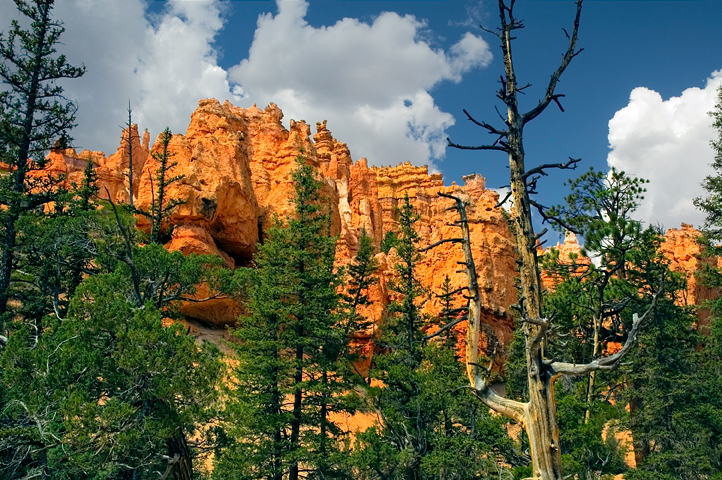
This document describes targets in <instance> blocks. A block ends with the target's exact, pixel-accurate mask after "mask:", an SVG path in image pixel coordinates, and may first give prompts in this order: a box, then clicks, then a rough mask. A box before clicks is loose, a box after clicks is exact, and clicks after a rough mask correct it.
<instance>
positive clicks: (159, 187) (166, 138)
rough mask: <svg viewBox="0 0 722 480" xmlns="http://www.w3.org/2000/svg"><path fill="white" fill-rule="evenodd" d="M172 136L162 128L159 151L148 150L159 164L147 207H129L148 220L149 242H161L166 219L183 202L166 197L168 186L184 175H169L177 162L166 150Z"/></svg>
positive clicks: (168, 130) (167, 130)
mask: <svg viewBox="0 0 722 480" xmlns="http://www.w3.org/2000/svg"><path fill="white" fill-rule="evenodd" d="M128 135H130V129H129V130H128ZM172 138H173V134H172V133H171V131H170V129H168V128H166V129H165V130H163V133H161V151H160V152H150V154H151V156H152V157H153V158H154V159H155V161H157V162H158V164H159V165H158V169H157V170H156V174H155V182H153V181H152V179H151V189H152V195H153V197H152V200H151V203H150V207H149V209H148V210H144V209H141V208H136V207H133V206H132V202H131V209H132V210H133V211H134V212H135V213H138V214H140V215H143V216H144V217H146V218H147V219H148V221H149V222H150V241H151V243H162V242H161V237H162V236H163V235H164V234H165V233H167V232H164V230H163V228H164V223H165V221H166V219H167V218H168V217H169V216H170V215H171V213H172V212H173V210H174V209H175V208H176V207H177V206H178V205H182V204H183V200H180V199H177V198H173V199H170V200H169V199H167V198H166V197H167V195H168V187H169V186H170V185H172V184H173V183H174V182H177V181H179V180H181V179H183V177H184V175H175V176H170V171H171V170H173V168H175V167H176V166H177V165H178V162H170V159H171V157H172V156H173V153H170V152H168V145H169V144H170V141H171V139H172ZM154 183H155V185H154Z"/></svg>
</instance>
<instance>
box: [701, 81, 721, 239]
mask: <svg viewBox="0 0 722 480" xmlns="http://www.w3.org/2000/svg"><path fill="white" fill-rule="evenodd" d="M709 115H710V117H712V127H713V128H714V129H715V130H716V132H717V138H714V139H712V141H711V142H710V145H711V146H712V150H714V153H715V156H714V161H713V162H712V168H713V169H714V172H715V173H714V174H712V175H708V176H707V177H705V179H704V181H703V182H702V188H703V189H704V190H705V192H706V196H704V197H697V198H695V199H694V205H695V206H696V207H697V208H698V209H700V210H702V211H703V212H704V213H705V215H706V216H707V218H706V219H705V224H704V228H703V230H704V233H705V235H706V237H707V238H708V239H709V240H711V241H716V242H719V241H720V240H722V87H720V88H719V89H718V90H717V104H716V105H715V107H714V109H713V110H712V111H711V112H709Z"/></svg>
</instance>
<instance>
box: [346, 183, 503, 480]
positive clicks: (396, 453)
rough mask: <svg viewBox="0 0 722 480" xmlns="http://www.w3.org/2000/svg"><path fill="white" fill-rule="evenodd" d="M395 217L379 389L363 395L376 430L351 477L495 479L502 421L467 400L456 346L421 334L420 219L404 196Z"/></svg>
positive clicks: (357, 454)
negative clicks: (368, 400)
mask: <svg viewBox="0 0 722 480" xmlns="http://www.w3.org/2000/svg"><path fill="white" fill-rule="evenodd" d="M398 215H399V232H398V233H397V235H396V238H397V240H396V243H395V245H394V248H396V254H397V256H398V261H397V263H396V264H395V265H394V270H395V272H396V275H397V278H396V279H395V281H393V282H390V283H389V284H388V286H389V289H390V290H391V291H392V292H393V293H392V295H393V298H394V301H393V302H392V303H391V304H390V305H389V306H388V309H387V311H388V317H387V318H386V319H385V321H384V323H383V324H382V325H381V332H382V333H381V338H380V339H379V341H377V351H376V353H375V355H374V368H373V369H372V372H371V373H372V378H373V379H375V380H377V382H373V383H372V385H374V386H372V387H369V388H368V391H369V396H370V398H371V399H372V401H373V408H374V410H375V411H376V412H377V414H378V416H379V418H380V419H381V425H380V426H379V427H378V428H371V429H369V430H367V431H366V432H363V433H362V434H360V435H359V436H358V437H357V444H356V447H355V450H354V453H353V457H354V458H353V460H354V464H355V466H356V469H357V471H358V473H357V476H360V478H369V479H370V478H388V479H391V478H394V479H396V478H399V479H406V480H420V479H427V478H428V479H437V478H438V479H462V478H463V479H467V478H486V477H485V476H486V475H492V474H494V475H496V474H501V473H502V472H501V471H500V470H503V468H501V467H499V466H498V465H497V462H496V460H497V456H502V457H507V456H509V453H510V452H511V451H512V450H513V449H512V445H511V441H510V440H509V438H508V436H507V435H506V432H505V431H504V430H503V429H502V428H501V424H502V423H506V421H502V420H501V419H498V418H497V419H492V418H490V417H489V416H488V415H485V414H484V411H483V410H485V409H479V408H478V405H476V404H475V403H474V401H473V399H472V398H469V397H468V396H467V395H466V394H465V391H464V390H465V389H464V388H463V386H464V385H465V384H466V378H465V375H464V366H463V364H462V363H460V362H459V361H458V359H457V358H456V355H455V347H456V345H455V342H453V346H450V345H449V343H450V342H447V341H444V340H443V339H434V340H431V337H432V336H433V334H432V335H426V334H425V333H424V331H423V330H422V329H423V328H424V327H426V326H427V325H426V323H427V320H428V319H426V318H425V317H424V315H422V314H421V307H422V306H423V303H424V302H425V300H426V298H427V297H428V295H427V293H426V290H425V289H424V288H423V287H422V285H421V283H420V281H419V278H418V273H417V271H416V268H417V264H418V262H419V260H420V259H421V255H420V253H419V249H418V242H419V236H418V233H417V232H416V230H415V227H414V224H415V223H416V222H417V221H418V219H419V216H418V215H417V214H415V213H414V211H413V208H412V206H411V203H410V201H409V198H408V196H407V197H406V198H405V199H404V203H403V205H402V206H401V208H400V209H399V210H398ZM447 313H448V312H447ZM437 340H440V341H437ZM376 385H378V386H376Z"/></svg>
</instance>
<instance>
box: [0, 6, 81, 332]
mask: <svg viewBox="0 0 722 480" xmlns="http://www.w3.org/2000/svg"><path fill="white" fill-rule="evenodd" d="M53 3H54V1H53V0H33V1H23V0H15V5H16V7H17V9H18V11H19V12H20V13H21V14H22V15H23V16H25V17H26V19H27V21H29V24H30V26H29V27H28V28H27V29H25V28H23V27H22V26H21V23H20V22H18V21H15V20H14V21H13V22H12V26H11V28H10V31H9V32H8V33H7V36H6V37H5V36H4V35H2V34H0V59H2V62H1V63H0V77H1V78H2V80H3V82H4V84H5V85H6V86H7V88H6V89H4V91H3V92H0V160H1V161H2V162H3V163H5V164H7V165H8V166H9V171H8V172H7V174H3V175H1V176H0V206H2V208H0V228H1V229H2V231H0V248H1V249H2V255H1V256H0V315H4V314H5V313H6V312H7V310H8V300H9V298H10V296H9V295H10V292H9V289H10V286H11V282H12V280H13V279H12V276H13V272H14V271H15V270H16V265H15V255H16V253H17V247H18V246H17V230H16V225H15V224H16V222H17V221H18V220H19V219H20V217H21V216H22V215H24V214H26V213H28V212H31V211H33V210H35V209H37V208H39V207H40V208H42V206H43V205H45V204H47V203H48V202H50V201H53V200H54V199H55V196H56V193H57V187H58V185H57V179H52V178H49V177H47V176H44V177H43V176H40V177H37V176H36V177H29V176H28V172H30V171H31V170H39V169H42V168H43V167H44V166H45V155H46V154H47V152H48V150H49V149H50V147H51V146H52V145H53V144H54V143H55V145H56V146H58V147H61V148H64V147H66V146H69V144H70V142H71V138H70V136H69V134H68V132H69V130H70V129H71V128H72V127H73V126H74V125H75V116H74V115H75V111H76V109H77V107H76V106H75V104H73V103H72V102H68V101H66V100H65V98H64V97H63V88H62V87H61V86H60V85H58V82H59V81H60V80H62V79H65V78H77V77H80V76H81V75H83V73H84V72H85V68H84V67H73V66H70V65H68V63H67V60H66V58H65V55H57V50H56V46H57V45H58V43H59V39H60V35H61V34H62V33H63V31H64V28H63V26H62V22H58V21H56V20H53V18H52V9H53ZM1 321H2V322H3V323H4V322H5V321H7V318H3V319H2V320H1ZM0 326H1V325H0Z"/></svg>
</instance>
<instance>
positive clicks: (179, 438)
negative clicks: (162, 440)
mask: <svg viewBox="0 0 722 480" xmlns="http://www.w3.org/2000/svg"><path fill="white" fill-rule="evenodd" d="M176 454H178V456H179V458H178V461H177V462H176V463H174V464H173V478H174V479H175V480H193V457H191V452H190V450H189V449H188V442H187V441H186V436H185V433H184V432H183V431H180V432H178V433H177V434H176V435H175V436H173V437H172V438H170V439H169V440H168V456H169V457H170V458H173V457H174V456H175V455H176Z"/></svg>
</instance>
